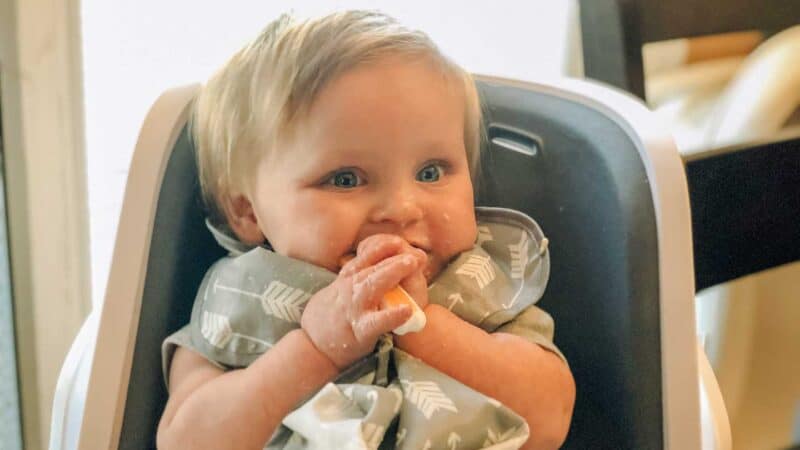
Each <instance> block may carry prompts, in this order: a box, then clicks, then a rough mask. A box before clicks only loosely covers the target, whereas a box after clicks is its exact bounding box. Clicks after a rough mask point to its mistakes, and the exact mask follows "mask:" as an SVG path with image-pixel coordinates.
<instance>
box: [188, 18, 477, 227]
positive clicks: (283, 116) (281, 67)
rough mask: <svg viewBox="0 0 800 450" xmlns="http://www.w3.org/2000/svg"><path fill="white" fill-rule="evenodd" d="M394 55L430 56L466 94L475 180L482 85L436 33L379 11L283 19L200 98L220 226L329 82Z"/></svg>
mask: <svg viewBox="0 0 800 450" xmlns="http://www.w3.org/2000/svg"><path fill="white" fill-rule="evenodd" d="M386 56H401V57H414V58H427V59H428V60H429V61H430V62H432V63H433V64H434V65H435V66H436V67H437V68H439V69H440V70H442V71H443V73H444V74H446V75H448V76H449V77H451V78H452V79H453V80H454V81H455V82H456V84H458V85H459V87H460V88H462V89H463V94H464V101H465V117H464V146H465V148H466V151H467V159H468V162H469V167H470V173H471V175H472V177H473V181H474V180H475V178H476V177H477V173H478V169H479V163H480V141H481V136H482V132H481V126H480V123H481V109H480V101H479V99H478V94H477V91H476V89H475V83H474V81H473V79H472V76H471V75H470V74H469V73H467V72H466V71H464V70H463V69H462V68H460V67H459V66H457V65H456V64H455V63H453V62H452V61H450V60H449V59H448V58H447V57H446V56H445V55H444V54H442V53H441V51H440V50H439V49H438V47H437V46H436V45H435V44H434V43H433V42H432V41H431V40H430V38H428V36H426V35H425V34H424V33H422V32H419V31H415V30H410V29H408V28H405V27H403V26H401V25H399V24H398V23H397V22H396V21H395V20H394V19H392V18H391V17H388V16H386V15H384V14H381V13H378V12H373V11H347V12H339V13H333V14H330V15H328V16H325V17H322V18H318V19H311V20H296V19H294V18H292V17H291V16H289V15H283V16H281V17H280V18H278V19H277V20H275V21H274V22H272V23H270V24H269V25H267V27H266V28H265V29H264V30H263V31H262V32H261V34H259V36H258V37H257V38H256V39H255V40H253V41H252V42H251V43H250V44H248V45H247V46H245V47H244V48H243V49H241V50H240V51H238V52H237V53H236V54H234V55H233V57H232V58H231V59H230V60H229V61H228V62H227V63H226V64H225V65H224V66H223V67H222V68H221V69H220V70H219V71H218V72H216V73H215V74H214V75H213V76H212V77H211V78H210V79H209V80H208V82H207V83H206V84H205V86H203V88H202V89H201V91H200V93H199V95H198V97H197V99H196V101H195V104H194V111H193V115H192V119H191V130H192V137H193V139H194V144H195V148H196V152H197V166H198V172H199V176H200V184H201V187H202V190H203V198H204V200H205V203H206V206H207V207H208V210H209V211H208V212H209V215H210V219H211V220H212V222H214V223H217V224H220V225H221V224H224V223H225V222H226V219H225V213H224V207H223V205H224V204H225V203H224V202H225V201H226V199H230V198H231V196H232V195H233V194H234V193H236V192H241V193H244V192H246V189H247V186H248V183H250V182H251V181H252V180H251V178H252V176H253V174H254V170H253V168H254V167H255V166H256V165H257V164H256V163H257V162H258V161H259V159H260V158H261V157H262V156H264V155H266V154H269V153H270V152H273V151H275V150H276V147H277V146H278V143H279V142H281V139H285V138H287V137H288V135H289V133H290V132H291V131H292V129H293V127H294V126H295V125H296V124H297V122H298V121H299V120H301V119H302V118H303V117H304V115H305V114H306V113H307V111H308V109H309V108H310V107H311V105H312V103H313V101H314V100H315V98H316V96H317V95H318V94H319V93H320V91H321V90H322V89H323V88H324V87H325V85H326V83H328V82H329V81H331V80H332V79H333V78H335V77H336V76H337V75H339V74H341V73H343V72H344V71H347V70H349V69H352V68H354V67H356V66H358V65H360V64H363V63H366V62H370V61H375V60H378V59H380V58H383V57H386Z"/></svg>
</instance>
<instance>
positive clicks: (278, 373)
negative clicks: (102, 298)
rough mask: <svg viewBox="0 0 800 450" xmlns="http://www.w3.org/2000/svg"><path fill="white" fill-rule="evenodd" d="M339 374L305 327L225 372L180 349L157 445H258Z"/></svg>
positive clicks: (219, 446) (265, 440)
mask: <svg viewBox="0 0 800 450" xmlns="http://www.w3.org/2000/svg"><path fill="white" fill-rule="evenodd" d="M337 372H338V369H337V368H336V366H335V365H334V364H333V363H332V362H331V361H330V360H329V359H328V358H327V357H326V356H325V355H324V354H322V353H321V352H320V351H318V350H317V349H316V348H315V347H314V345H313V344H312V343H311V340H310V339H309V338H308V336H307V335H306V334H305V332H304V331H303V330H294V331H291V332H290V333H288V334H287V335H286V336H284V337H283V339H281V340H280V341H278V343H277V344H276V345H275V346H274V347H273V348H272V349H271V350H270V351H268V352H267V353H265V354H263V355H262V356H261V357H260V358H258V359H257V360H256V361H255V362H253V364H251V365H250V366H249V367H247V368H246V369H241V370H232V371H229V372H223V371H222V370H221V369H219V368H217V367H215V366H214V365H212V364H211V363H210V362H208V361H207V360H206V359H205V358H203V357H202V356H200V355H198V354H197V353H194V352H193V351H191V350H188V349H186V348H183V347H179V348H178V349H177V350H176V351H175V355H174V357H173V361H172V366H171V370H170V375H169V377H170V387H171V389H170V391H171V392H170V397H169V401H168V402H167V407H166V409H165V410H164V415H163V416H162V417H161V423H159V426H158V448H160V449H162V450H164V449H203V448H208V449H227V448H230V449H261V448H263V446H264V444H265V443H266V442H267V441H268V440H269V438H270V436H271V435H272V433H273V431H274V430H275V429H276V428H277V427H278V425H280V422H281V420H283V418H284V417H285V416H286V415H287V414H288V413H289V412H290V411H291V410H292V409H293V408H294V407H295V406H297V404H298V403H299V402H300V401H301V400H303V399H305V398H307V397H309V396H310V395H312V394H313V393H314V392H315V391H317V390H318V389H319V388H321V387H322V386H323V385H324V384H325V383H326V382H328V381H329V380H331V379H332V378H333V377H334V376H335V375H336V373H337Z"/></svg>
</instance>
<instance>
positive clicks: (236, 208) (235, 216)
mask: <svg viewBox="0 0 800 450" xmlns="http://www.w3.org/2000/svg"><path fill="white" fill-rule="evenodd" d="M224 208H225V217H226V218H227V219H228V226H229V227H230V228H231V230H232V231H233V232H234V233H235V234H236V237H237V238H239V240H240V241H242V242H243V243H245V244H252V245H258V244H261V243H263V242H264V234H263V233H262V232H261V228H260V227H259V226H258V219H257V218H256V214H255V212H254V211H253V204H252V203H251V202H250V200H249V199H248V198H247V196H245V195H243V194H234V195H233V196H231V197H229V198H228V199H227V201H225V205H224Z"/></svg>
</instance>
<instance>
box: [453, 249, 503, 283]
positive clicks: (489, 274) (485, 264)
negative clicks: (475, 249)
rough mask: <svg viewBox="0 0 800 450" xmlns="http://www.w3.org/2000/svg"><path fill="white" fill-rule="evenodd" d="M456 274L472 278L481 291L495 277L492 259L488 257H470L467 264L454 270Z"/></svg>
mask: <svg viewBox="0 0 800 450" xmlns="http://www.w3.org/2000/svg"><path fill="white" fill-rule="evenodd" d="M456 274H458V275H464V276H467V277H470V278H472V279H473V280H475V282H476V283H478V287H479V288H480V289H483V288H484V287H485V286H486V285H487V284H489V283H491V282H492V280H494V277H495V273H494V267H492V258H491V257H489V256H480V255H470V256H469V258H468V259H467V262H465V263H464V264H463V265H462V266H461V267H459V268H458V270H456Z"/></svg>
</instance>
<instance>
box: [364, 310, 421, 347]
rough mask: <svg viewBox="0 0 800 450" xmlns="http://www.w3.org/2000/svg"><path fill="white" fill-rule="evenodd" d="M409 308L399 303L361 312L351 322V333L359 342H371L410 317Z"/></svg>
mask: <svg viewBox="0 0 800 450" xmlns="http://www.w3.org/2000/svg"><path fill="white" fill-rule="evenodd" d="M411 313H412V311H411V308H409V307H408V306H407V305H401V306H397V307H394V308H389V309H381V310H379V311H371V312H368V313H366V314H363V315H362V316H361V317H360V318H359V319H358V320H356V321H355V322H353V324H352V326H353V335H355V337H356V340H358V341H359V342H372V341H374V340H376V339H378V337H379V336H380V335H382V334H385V333H388V332H390V331H392V330H394V329H395V328H397V327H399V326H401V325H403V324H404V323H405V322H406V321H407V320H408V319H409V318H410V317H411Z"/></svg>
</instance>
